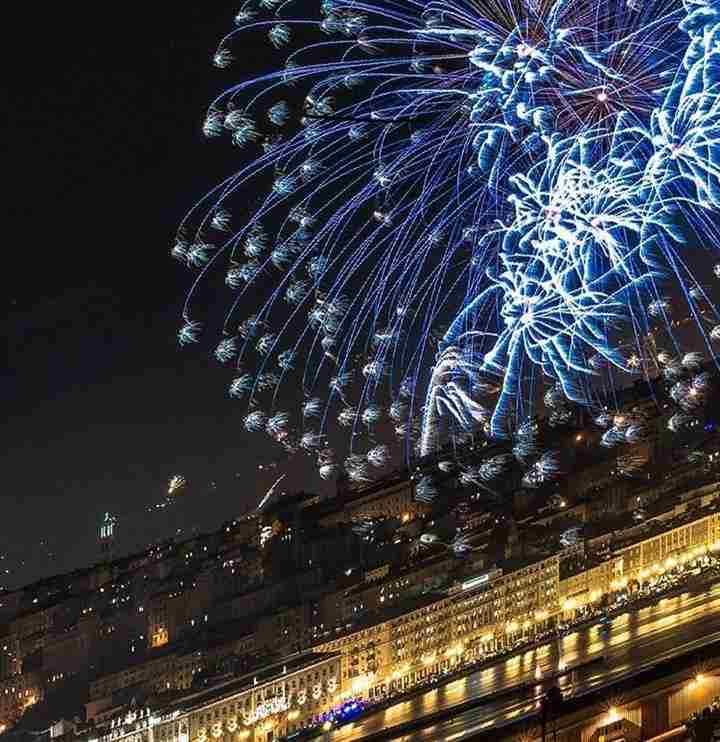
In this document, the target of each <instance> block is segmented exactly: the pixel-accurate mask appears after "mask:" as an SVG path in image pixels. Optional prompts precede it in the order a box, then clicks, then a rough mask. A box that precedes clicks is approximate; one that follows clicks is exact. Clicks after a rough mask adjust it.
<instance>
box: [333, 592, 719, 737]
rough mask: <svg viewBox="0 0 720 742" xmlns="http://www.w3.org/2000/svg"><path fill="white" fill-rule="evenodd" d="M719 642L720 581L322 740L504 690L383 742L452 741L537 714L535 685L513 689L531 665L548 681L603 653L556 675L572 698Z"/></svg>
mask: <svg viewBox="0 0 720 742" xmlns="http://www.w3.org/2000/svg"><path fill="white" fill-rule="evenodd" d="M713 640H720V583H718V584H715V585H713V586H711V587H709V588H700V589H699V590H698V591H697V592H693V591H690V590H689V591H687V592H685V593H682V594H681V595H676V596H674V597H671V598H664V599H661V600H660V601H659V602H658V603H657V604H655V605H653V606H649V607H645V608H641V609H638V610H631V609H628V611H627V612H626V613H624V614H621V615H619V616H616V617H615V619H614V620H613V622H612V626H611V628H610V631H609V632H607V633H603V632H601V631H600V629H599V627H598V626H597V625H594V626H587V627H584V628H582V629H579V630H578V631H575V632H573V633H570V634H568V635H567V636H565V637H563V638H562V639H560V640H559V641H554V642H552V643H549V644H545V645H542V646H540V647H537V648H534V649H532V650H528V651H527V652H524V653H523V654H519V655H515V656H513V657H509V658H507V659H504V660H499V661H498V662H497V663H495V664H493V665H491V666H489V667H486V668H485V669H482V670H478V671H475V672H472V673H470V674H468V675H466V676H464V677H462V678H458V679H456V680H453V681H451V682H450V683H448V684H447V685H444V686H441V687H439V688H435V689H433V690H428V691H426V692H424V693H422V694H419V695H416V696H414V697H413V698H411V699H409V700H407V701H402V702H399V703H396V704H394V705H392V706H389V707H387V708H386V709H384V710H382V711H379V712H378V713H376V714H373V715H371V716H368V717H365V718H363V719H360V720H358V721H357V722H355V723H352V724H347V725H345V726H342V727H340V728H338V729H336V730H333V731H332V732H328V733H326V734H323V735H322V739H323V740H328V741H330V740H332V742H348V741H349V740H357V739H363V738H365V737H367V736H368V735H371V734H376V733H378V732H381V731H382V730H384V729H385V730H387V729H390V728H392V727H395V726H397V725H398V724H402V723H404V722H408V721H412V720H416V719H419V718H421V717H423V716H426V715H428V714H431V713H433V712H437V711H442V710H445V709H448V708H451V707H453V706H456V705H457V704H461V703H464V702H467V701H469V700H472V699H479V698H482V697H483V696H487V695H490V694H494V693H498V692H501V691H503V690H506V691H508V692H507V693H506V694H505V695H502V696H501V697H500V698H496V699H495V700H489V701H488V702H487V703H486V704H481V705H479V706H477V707H475V708H472V709H470V710H468V711H464V712H461V713H458V714H455V715H454V716H453V718H452V719H449V720H447V721H442V722H439V723H437V724H434V725H432V726H428V727H427V728H424V729H421V730H419V731H417V732H413V733H411V734H407V735H403V736H396V737H393V736H392V735H390V736H389V737H388V738H389V739H395V740H398V741H399V740H402V741H403V742H405V741H409V740H433V742H440V740H447V741H448V742H453V741H454V740H460V739H463V738H466V737H468V736H469V735H471V734H474V733H477V732H478V731H481V730H482V729H483V728H488V727H490V726H492V725H493V724H496V723H497V724H502V723H507V722H509V721H513V720H515V719H517V718H518V717H521V716H525V715H528V714H530V713H532V712H534V711H535V707H536V704H537V703H539V702H538V700H537V698H536V696H539V695H540V694H541V692H542V690H541V686H540V685H539V684H538V685H535V686H534V687H532V688H530V689H527V688H522V689H518V690H517V691H515V692H511V689H512V688H513V687H515V686H520V685H522V684H524V683H527V682H529V681H533V680H534V679H535V678H536V672H537V670H536V668H537V667H538V666H539V667H540V671H541V672H542V673H543V675H545V676H546V677H547V676H548V675H550V674H552V673H554V672H556V671H557V669H558V665H559V664H560V663H565V664H566V665H567V666H568V667H572V666H574V665H576V664H578V663H581V662H584V661H586V660H589V659H593V658H596V657H599V656H603V655H606V656H607V662H606V663H595V664H592V665H588V666H587V667H585V668H580V669H579V670H577V671H575V672H573V673H572V674H571V675H570V676H567V677H564V678H561V680H560V686H561V687H563V686H566V687H567V686H568V684H572V690H573V692H574V693H576V694H577V693H582V692H584V691H586V690H590V689H592V688H593V687H597V686H601V685H604V684H606V683H608V682H610V681H612V680H616V679H619V678H620V677H622V676H623V675H625V674H629V673H637V672H638V671H639V670H640V669H642V668H643V667H644V666H648V665H651V664H654V663H655V662H657V661H659V660H662V659H666V658H669V657H671V656H674V655H677V654H679V653H681V652H685V651H689V650H691V649H693V648H696V647H698V646H701V645H703V644H707V643H709V642H711V641H713Z"/></svg>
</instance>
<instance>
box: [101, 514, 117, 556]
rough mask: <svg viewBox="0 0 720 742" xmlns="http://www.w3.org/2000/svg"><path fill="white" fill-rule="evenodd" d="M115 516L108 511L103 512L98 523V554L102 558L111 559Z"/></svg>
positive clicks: (115, 522)
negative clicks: (103, 514)
mask: <svg viewBox="0 0 720 742" xmlns="http://www.w3.org/2000/svg"><path fill="white" fill-rule="evenodd" d="M116 524H117V518H116V517H115V516H114V515H110V513H105V517H104V518H103V521H102V523H101V524H100V555H101V556H102V557H103V559H112V555H113V552H114V550H115V525H116Z"/></svg>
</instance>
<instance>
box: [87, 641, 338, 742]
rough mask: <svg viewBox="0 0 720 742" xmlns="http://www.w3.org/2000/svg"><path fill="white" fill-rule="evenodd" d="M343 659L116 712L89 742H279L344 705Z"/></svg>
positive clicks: (261, 672)
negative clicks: (239, 741)
mask: <svg viewBox="0 0 720 742" xmlns="http://www.w3.org/2000/svg"><path fill="white" fill-rule="evenodd" d="M339 670H340V662H339V658H338V657H337V656H334V655H319V654H312V655H304V656H301V657H296V658H294V659H292V660H288V661H287V662H284V663H280V664H273V665H270V666H266V667H264V668H262V669H258V670H257V671H256V672H253V673H248V674H246V675H243V676H241V677H236V678H233V679H231V680H224V681H222V682H219V683H217V684H216V685H214V686H212V687H210V688H207V689H203V690H199V691H194V692H193V691H191V692H189V693H185V694H183V695H180V696H178V697H175V698H173V699H169V700H168V701H165V702H163V700H162V699H157V700H155V701H151V704H152V705H144V706H137V705H131V706H130V707H125V708H119V709H116V710H115V712H114V713H113V714H111V715H108V716H107V717H105V718H103V719H102V720H99V721H98V723H97V724H96V725H95V726H94V727H92V731H90V730H88V731H86V732H85V735H84V736H85V737H86V739H87V742H231V741H232V742H235V740H238V739H241V740H247V741H248V742H273V740H277V739H280V738H281V737H285V736H286V735H288V734H292V733H293V732H295V731H298V730H300V729H302V728H304V727H306V726H308V725H309V724H311V723H313V722H315V721H317V720H318V719H320V718H321V717H322V715H323V714H324V713H326V712H327V711H329V710H330V709H331V708H333V706H335V705H337V704H339V703H341V702H342V700H343V694H342V692H341V690H340V684H339V679H338V678H339Z"/></svg>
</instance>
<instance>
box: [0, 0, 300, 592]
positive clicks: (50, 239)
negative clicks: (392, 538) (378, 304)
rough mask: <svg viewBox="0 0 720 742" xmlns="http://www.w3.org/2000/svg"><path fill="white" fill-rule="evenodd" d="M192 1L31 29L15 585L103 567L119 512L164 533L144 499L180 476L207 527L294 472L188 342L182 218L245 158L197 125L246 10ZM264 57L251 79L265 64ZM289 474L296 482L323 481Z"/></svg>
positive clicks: (14, 295)
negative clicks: (274, 455) (248, 423)
mask: <svg viewBox="0 0 720 742" xmlns="http://www.w3.org/2000/svg"><path fill="white" fill-rule="evenodd" d="M192 5H193V4H186V3H176V4H173V5H172V6H171V5H169V4H167V5H165V4H164V3H145V4H142V5H141V4H139V3H138V4H134V3H128V4H120V5H114V6H106V5H103V4H85V3H82V4H71V5H63V6H62V7H57V8H55V9H54V10H50V9H49V8H48V7H45V6H43V7H42V8H40V7H36V8H35V9H34V11H33V9H32V8H31V9H30V12H36V13H37V14H38V16H41V18H39V19H36V18H28V19H27V24H28V28H31V29H32V34H26V33H24V32H23V34H22V35H23V36H25V38H24V39H23V53H22V55H21V56H19V54H18V55H16V58H15V67H16V69H15V74H14V76H13V81H12V84H13V87H12V89H11V91H10V96H11V98H10V105H9V110H10V112H11V120H10V131H9V132H8V133H7V134H6V136H5V141H6V144H8V145H9V146H10V169H9V172H8V171H6V177H5V186H6V189H9V192H8V190H6V203H8V212H9V220H7V216H6V220H7V221H6V229H5V245H4V250H3V259H4V270H2V271H0V275H1V276H2V283H3V287H2V288H3V290H2V302H3V309H4V310H5V311H3V312H2V318H3V319H2V321H3V323H4V327H3V330H4V332H3V335H4V336H5V337H7V338H8V339H9V343H8V363H7V367H6V369H5V370H4V372H3V379H2V384H1V385H0V390H1V391H0V394H1V395H2V405H3V409H4V410H5V418H6V422H5V425H4V426H3V441H2V453H1V454H0V461H1V466H2V469H1V470H2V474H3V479H2V481H3V485H2V518H0V553H2V552H3V551H4V552H10V554H11V555H12V556H13V557H16V558H17V557H20V558H23V559H25V560H26V561H27V562H28V565H27V566H26V567H25V568H24V570H23V571H22V572H21V573H16V574H15V575H14V577H13V576H11V577H10V578H7V579H6V582H8V581H9V582H10V583H11V584H12V583H16V581H17V580H21V579H22V580H26V579H30V578H35V577H37V576H39V575H40V574H52V573H55V572H58V571H61V570H64V569H67V568H69V567H72V566H77V565H80V564H83V563H85V562H88V561H90V560H93V559H94V558H96V556H97V546H96V542H95V538H96V531H97V527H98V524H99V522H100V519H101V517H102V514H103V513H104V512H105V511H106V510H110V511H112V512H114V513H117V514H118V515H119V516H120V518H121V521H120V529H121V531H120V533H121V537H122V541H121V548H122V547H123V546H124V547H126V548H132V547H134V546H135V545H136V544H142V543H143V542H146V541H147V539H148V538H154V537H155V536H156V535H157V532H158V529H159V530H163V529H162V525H163V524H158V522H157V521H158V519H157V517H156V518H155V520H154V521H153V522H152V523H151V522H150V519H149V518H147V517H145V516H144V515H143V508H144V507H146V506H147V504H148V503H152V502H156V501H159V500H161V499H162V497H163V494H164V488H165V486H166V482H167V479H168V477H169V476H171V475H172V474H174V473H181V474H183V475H184V476H185V477H186V478H187V479H188V481H189V486H188V488H187V491H186V493H185V494H186V497H187V498H188V500H190V499H192V503H191V505H192V506H191V507H190V506H188V507H189V509H188V510H187V513H188V515H187V518H189V519H191V520H192V521H193V522H192V523H190V522H188V523H184V524H183V525H185V526H187V527H190V526H191V525H194V526H196V527H205V525H206V524H207V525H208V526H209V525H212V524H219V523H220V522H221V521H222V520H223V519H226V518H230V517H233V516H235V515H238V514H239V513H242V512H244V511H247V509H248V508H250V507H252V505H254V504H255V503H256V502H257V500H258V498H259V496H260V495H262V493H263V492H264V491H265V490H266V489H267V488H268V487H269V486H270V485H271V484H272V482H273V480H274V478H275V477H276V476H278V475H279V474H280V473H283V471H288V470H287V469H280V470H279V471H277V470H275V471H269V472H267V471H263V472H258V468H257V467H258V465H259V464H263V463H265V462H268V461H271V460H272V459H271V458H270V454H269V453H268V450H267V448H266V447H265V445H264V442H263V441H261V440H260V439H259V437H253V436H251V435H249V434H247V433H245V431H244V429H243V427H242V408H241V406H239V405H238V406H235V405H233V404H232V403H231V401H230V400H229V399H228V398H227V392H226V390H227V382H228V381H229V379H228V377H227V375H226V374H224V373H223V372H222V371H221V370H219V369H218V366H217V364H216V363H215V362H214V361H213V359H212V357H211V353H210V352H209V351H208V350H207V349H202V348H199V347H197V346H193V347H191V348H190V349H189V350H188V349H186V350H183V351H181V350H180V349H179V348H178V346H177V342H176V332H177V329H178V327H179V325H180V307H181V302H182V299H183V297H184V291H185V289H186V288H187V286H188V285H189V280H190V277H191V276H190V274H188V272H187V271H186V270H185V269H184V268H183V267H182V266H180V265H179V264H177V263H176V262H175V261H173V260H172V259H171V258H170V255H169V250H170V247H171V246H172V242H173V238H174V234H175V230H176V227H177V224H178V222H179V221H180V219H181V218H182V216H183V214H184V213H185V211H186V210H187V209H188V208H189V207H190V206H191V205H192V204H193V202H194V200H195V199H196V198H197V197H199V196H201V195H202V194H203V193H204V192H205V191H206V190H207V189H208V188H210V187H211V186H212V185H214V184H215V183H216V182H217V181H218V180H219V179H221V178H222V177H223V176H225V175H228V174H229V173H231V172H232V171H233V169H234V166H236V165H238V164H239V162H240V159H239V155H238V154H237V153H236V152H234V151H233V149H232V147H231V146H230V144H229V142H228V141H227V139H224V140H223V141H219V142H218V141H217V140H213V141H212V142H208V141H207V140H205V139H204V137H203V136H202V133H201V128H200V127H201V124H202V120H203V117H204V113H205V109H206V106H207V104H208V102H209V101H210V100H211V99H212V97H213V96H214V94H216V93H217V92H219V90H220V89H221V88H222V87H223V86H224V84H225V83H226V82H227V74H228V73H226V72H218V71H217V70H215V69H214V68H213V67H212V65H211V64H210V59H211V56H212V53H213V51H214V50H215V48H216V45H217V42H218V40H219V39H220V38H221V37H222V35H224V33H226V32H227V31H228V30H230V29H231V28H232V18H233V13H234V11H235V10H236V8H235V7H234V6H232V5H228V4H227V3H201V4H198V5H197V6H196V7H195V8H193V7H192ZM53 14H56V15H53ZM37 20H41V21H42V25H41V27H40V28H38V26H37ZM28 35H29V36H30V38H28ZM248 53H249V58H248V59H247V60H246V61H245V64H244V65H243V61H239V62H238V63H237V64H236V65H235V67H234V68H233V71H234V73H235V75H236V76H237V75H238V74H241V72H240V70H239V68H240V69H242V67H241V65H243V66H244V68H246V69H248V70H252V69H254V68H257V67H258V66H259V64H258V60H257V59H256V58H254V57H255V56H256V55H255V54H254V53H253V50H252V49H251V50H250V51H249V52H248ZM223 78H225V79H223ZM8 196H9V202H8ZM296 466H297V465H296ZM300 469H302V466H300ZM289 474H290V475H291V476H290V477H289V478H288V480H287V481H288V483H290V482H291V484H289V485H288V488H295V486H297V487H298V488H299V487H301V486H312V485H313V480H312V479H309V478H308V477H303V476H302V475H301V473H300V471H299V470H296V471H295V472H289ZM238 475H241V476H238ZM213 482H214V483H216V486H213V485H212V484H211V483H213ZM123 516H124V517H123ZM203 519H204V522H201V521H203ZM165 525H167V527H168V528H170V525H171V524H170V523H169V521H168V523H167V524H165ZM172 525H173V527H174V524H172ZM41 541H46V542H47V545H42V544H41ZM48 551H50V552H51V553H52V554H53V556H48V555H47V552H48ZM6 563H7V560H6ZM1 584H3V581H2V580H0V585H1Z"/></svg>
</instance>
